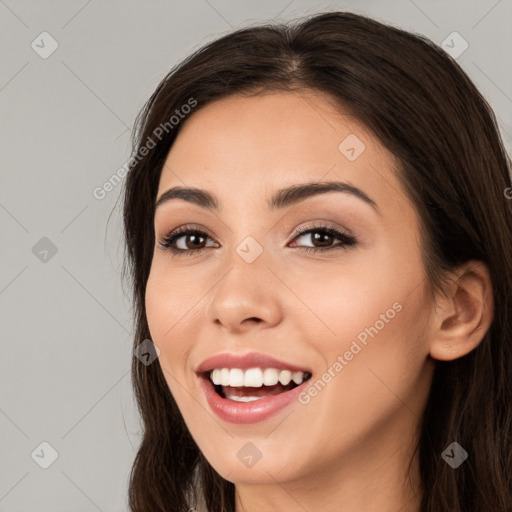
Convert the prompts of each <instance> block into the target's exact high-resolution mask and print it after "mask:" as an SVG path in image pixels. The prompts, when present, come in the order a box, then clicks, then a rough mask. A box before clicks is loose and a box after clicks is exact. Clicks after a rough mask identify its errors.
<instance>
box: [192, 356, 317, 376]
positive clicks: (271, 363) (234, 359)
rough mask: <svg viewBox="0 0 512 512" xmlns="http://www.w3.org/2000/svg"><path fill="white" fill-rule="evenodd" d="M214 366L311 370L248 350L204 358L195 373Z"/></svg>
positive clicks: (244, 368) (211, 368)
mask: <svg viewBox="0 0 512 512" xmlns="http://www.w3.org/2000/svg"><path fill="white" fill-rule="evenodd" d="M215 368H240V369H241V370H247V369H248V368H276V369H279V370H290V371H292V372H304V373H306V372H311V371H310V370H309V369H307V368H304V367H301V366H298V365H296V364H292V363H288V362H286V361H281V360H279V359H276V358H275V357H271V356H268V355H266V354H261V353H259V352H249V353H247V354H233V353H230V352H223V353H221V354H216V355H214V356H212V357H209V358H208V359H205V360H204V361H203V362H202V363H201V364H200V365H199V366H198V367H197V369H196V372H197V373H204V372H209V371H210V370H214V369H215Z"/></svg>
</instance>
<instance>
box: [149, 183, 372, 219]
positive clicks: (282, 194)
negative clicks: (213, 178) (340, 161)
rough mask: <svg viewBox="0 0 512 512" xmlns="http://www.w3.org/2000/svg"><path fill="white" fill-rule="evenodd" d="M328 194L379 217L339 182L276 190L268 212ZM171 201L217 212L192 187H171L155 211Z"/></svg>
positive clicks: (211, 199)
mask: <svg viewBox="0 0 512 512" xmlns="http://www.w3.org/2000/svg"><path fill="white" fill-rule="evenodd" d="M328 192H344V193H348V194H352V195H354V196H356V197H357V198H359V199H361V200H363V201H364V202H366V203H367V204H369V205H370V206H371V207H372V208H373V209H374V210H375V211H376V212H377V213H378V214H379V215H380V212H379V207H378V206H377V203H375V201H374V200H373V199H372V198H371V197H369V196H368V195H367V194H366V193H365V192H363V191H362V190H361V189H359V188H357V187H354V186H353V185H350V184H348V183H344V182H341V181H324V182H315V183H303V184H299V185H292V186H291V187H287V188H283V189H281V190H278V191H277V192H276V193H275V194H274V195H273V196H272V197H271V198H270V199H269V201H268V203H267V206H268V208H269V210H277V209H281V208H285V207H287V206H291V205H294V204H297V203H299V202H301V201H303V200H305V199H307V198H309V197H313V196H317V195H320V194H326V193H328ZM172 199H183V200H184V201H188V202H189V203H192V204H196V205H197V206H200V207H201V208H205V209H207V210H216V211H218V210H219V208H220V207H219V202H218V200H217V198H216V197H215V196H214V195H213V194H212V193H210V192H208V191H206V190H202V189H200V188H194V187H181V186H176V187H172V188H170V189H169V190H167V191H166V192H164V193H163V194H162V195H161V196H160V198H159V199H158V201H157V202H156V204H155V210H156V209H157V208H158V207H159V206H161V205H163V204H164V203H167V202H168V201H171V200H172Z"/></svg>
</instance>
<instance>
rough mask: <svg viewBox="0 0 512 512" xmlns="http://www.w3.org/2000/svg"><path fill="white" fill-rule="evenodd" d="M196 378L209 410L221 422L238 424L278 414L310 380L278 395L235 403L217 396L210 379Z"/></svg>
mask: <svg viewBox="0 0 512 512" xmlns="http://www.w3.org/2000/svg"><path fill="white" fill-rule="evenodd" d="M198 378H199V381H200V383H201V384H200V385H201V388H202V390H203V392H204V394H205V396H206V401H207V402H208V405H209V406H210V408H211V410H212V411H213V412H214V413H215V414H216V415H217V416H218V417H219V418H220V419H221V420H224V421H228V422H229V423H238V424H247V423H257V422H259V421H264V420H266V419H268V418H270V417H271V416H274V415H275V414H277V413H279V412H280V411H282V410H283V409H285V408H286V407H287V406H289V405H291V404H292V402H294V401H297V400H298V396H299V394H300V392H301V391H302V390H303V387H304V385H305V384H307V382H308V381H309V380H311V379H308V381H306V382H303V383H302V384H300V385H299V386H297V387H295V388H293V389H291V390H290V391H285V392H283V393H279V394H278V395H273V396H269V397H267V398H260V399H259V400H253V401H251V402H235V401H234V400H229V399H227V398H222V397H221V396H220V395H219V394H217V392H216V391H215V388H214V386H213V383H212V382H211V380H210V379H208V378H206V377H203V376H198Z"/></svg>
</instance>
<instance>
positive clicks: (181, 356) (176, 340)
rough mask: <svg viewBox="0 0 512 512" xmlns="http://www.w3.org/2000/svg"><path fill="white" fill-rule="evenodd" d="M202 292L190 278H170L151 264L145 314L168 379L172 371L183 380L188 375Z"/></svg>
mask: <svg viewBox="0 0 512 512" xmlns="http://www.w3.org/2000/svg"><path fill="white" fill-rule="evenodd" d="M178 277H179V276H178ZM186 283H188V284H189V285H188V286H187V285H186ZM202 295H204V292H203V293H202V292H201V290H199V289H197V287H196V288H193V287H191V286H190V279H188V280H186V281H185V282H183V283H181V282H180V281H179V279H177V277H176V275H174V276H173V278H172V279H171V277H170V276H169V275H168V273H166V272H165V271H164V270H163V269H161V268H160V267H159V265H158V264H157V265H154V267H152V270H151V273H150V276H149V279H148V282H147V286H146V295H145V304H146V317H147V321H148V326H149V331H150V334H151V339H152V341H153V343H155V345H157V347H158V348H159V349H160V356H159V360H160V364H161V366H162V369H163V370H164V375H165V377H166V379H167V380H168V381H169V378H168V377H169V374H172V375H176V376H177V377H179V378H180V379H182V380H183V378H184V376H185V374H186V373H185V372H186V362H187V356H188V354H189V352H190V350H191V347H192V346H193V343H194V340H195V339H196V338H197V336H198V333H197V332H195V329H196V327H197V325H198V322H197V321H195V320H194V318H196V316H197V313H198V311H199V307H200V299H201V296H202ZM169 385H172V379H171V381H169ZM173 387H174V386H173Z"/></svg>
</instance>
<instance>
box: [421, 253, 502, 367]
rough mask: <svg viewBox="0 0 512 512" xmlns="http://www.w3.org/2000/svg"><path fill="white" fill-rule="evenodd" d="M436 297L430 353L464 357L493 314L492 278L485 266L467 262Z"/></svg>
mask: <svg viewBox="0 0 512 512" xmlns="http://www.w3.org/2000/svg"><path fill="white" fill-rule="evenodd" d="M448 283H449V284H448V285H446V286H445V288H444V292H445V293H444V294H439V295H438V296H437V297H436V304H435V306H434V310H433V316H432V318H431V323H430V355H431V356H432V357H433V358H434V359H439V360H441V361H451V360H453V359H458V358H459V357H463V356H465V355H466V354H468V353H469V352H471V351H472V350H473V349H474V348H476V347H477V346H478V345H479V344H480V342H481V341H482V339H483V337H484V336H485V334H486V332H487V331H488V329H489V327H490V326H491V323H492V320H493V317H494V299H493V294H492V281H491V277H490V274H489V270H488V268H487V266H486V265H485V264H484V263H483V262H481V261H469V262H466V263H465V264H464V265H462V266H460V267H458V268H457V270H455V271H454V272H453V273H452V274H451V276H450V277H449V281H448Z"/></svg>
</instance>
